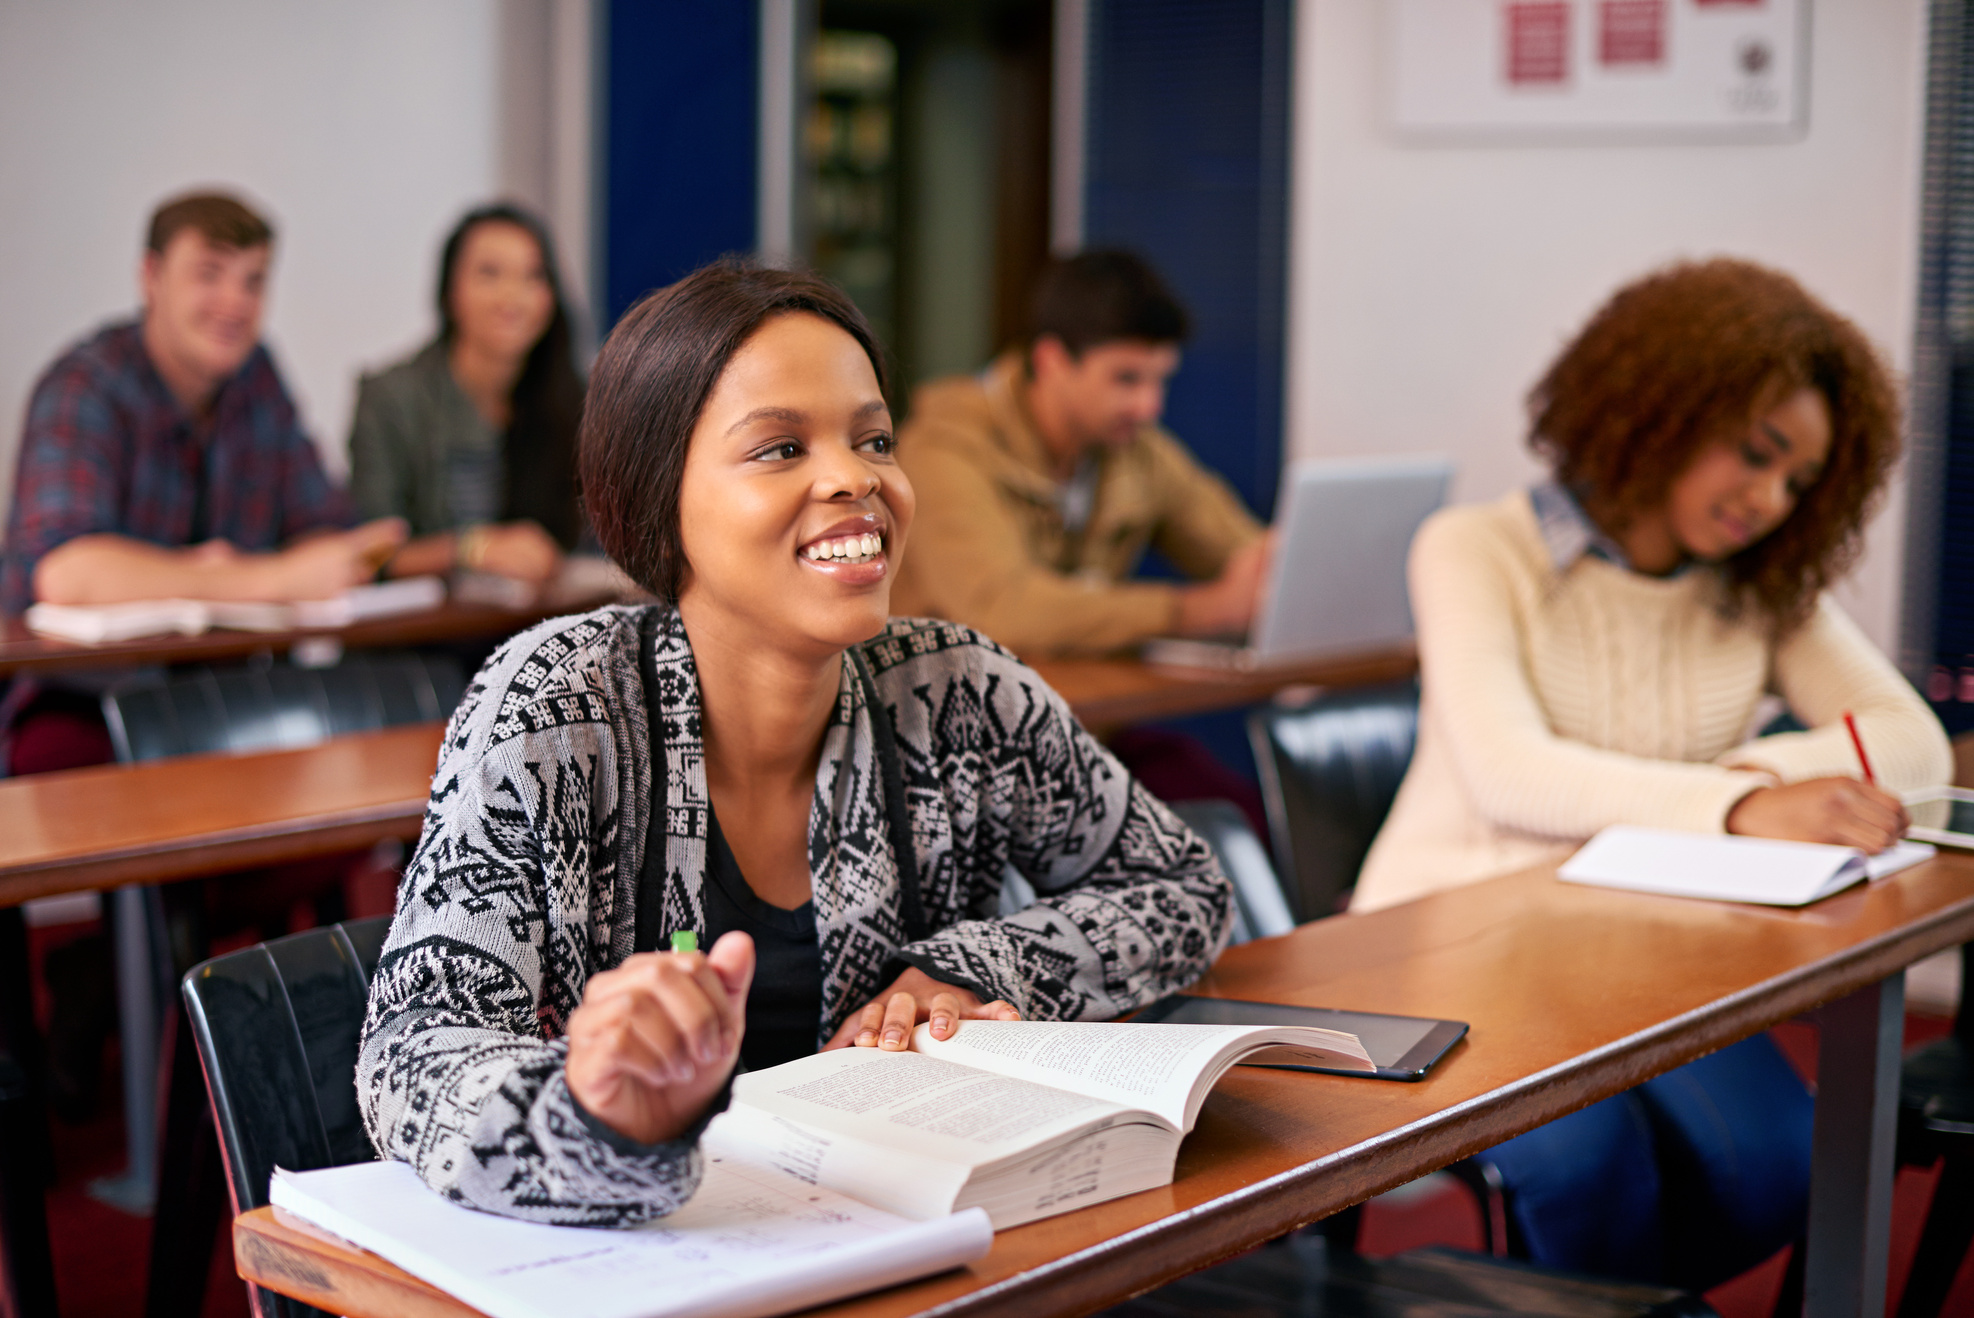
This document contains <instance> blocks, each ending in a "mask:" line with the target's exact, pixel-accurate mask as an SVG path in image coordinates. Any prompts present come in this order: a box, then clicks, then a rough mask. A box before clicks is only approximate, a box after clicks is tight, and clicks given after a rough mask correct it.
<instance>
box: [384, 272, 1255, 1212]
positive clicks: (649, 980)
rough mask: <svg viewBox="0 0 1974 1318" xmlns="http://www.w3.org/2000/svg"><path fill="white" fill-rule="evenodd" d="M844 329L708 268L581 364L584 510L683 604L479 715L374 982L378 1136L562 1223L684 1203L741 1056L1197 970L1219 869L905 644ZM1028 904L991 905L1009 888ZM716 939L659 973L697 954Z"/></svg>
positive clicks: (620, 617) (619, 553)
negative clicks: (1012, 881) (689, 939)
mask: <svg viewBox="0 0 1974 1318" xmlns="http://www.w3.org/2000/svg"><path fill="white" fill-rule="evenodd" d="M881 362H882V354H881V353H880V351H879V349H878V347H877V345H876V343H875V342H874V341H873V339H872V337H871V333H870V330H869V328H868V327H867V326H866V325H865V323H864V320H863V318H862V316H861V315H860V314H859V313H858V312H857V310H856V308H855V307H854V306H853V305H852V304H851V303H850V302H849V301H848V299H846V298H845V297H844V296H843V295H842V294H841V293H839V292H838V291H837V290H836V289H834V288H832V287H830V286H829V285H827V284H825V283H822V282H821V281H819V280H817V279H814V278H813V277H810V276H806V275H799V274H791V273H787V272H782V271H775V270H765V269H759V268H756V267H752V266H749V265H745V264H721V265H716V266H711V267H708V268H706V269H704V270H701V271H699V272H698V273H696V274H694V275H692V276H690V277H688V278H687V279H685V280H682V281H681V282H679V283H678V284H675V285H673V286H671V287H670V288H667V289H663V290H661V291H659V292H657V293H655V294H653V295H651V296H650V297H648V298H647V299H645V300H644V301H643V302H642V303H640V304H638V305H637V306H636V307H634V308H633V309H632V310H631V311H630V312H629V313H628V314H627V315H626V316H625V317H624V319H623V320H622V321H620V322H619V323H618V325H617V327H616V329H615V330H613V331H612V333H611V335H610V338H609V340H608V342H606V343H605V344H604V346H603V350H602V352H601V354H600V355H599V356H598V358H597V361H596V365H595V367H594V370H593V371H592V374H591V379H590V392H589V400H588V405H587V410H586V412H585V416H584V420H583V430H582V436H581V440H580V451H581V463H582V477H583V488H584V492H585V499H586V502H587V506H588V511H589V514H590V518H591V521H592V524H593V525H594V527H595V529H596V532H597V534H598V536H599V537H600V538H601V539H602V541H603V544H604V546H605V548H606V549H608V550H609V551H610V553H611V555H612V556H613V557H614V558H615V559H616V560H617V562H619V563H620V564H621V565H622V566H623V567H624V568H625V569H626V570H627V571H628V572H630V573H631V575H632V576H634V577H635V578H637V580H638V581H639V582H640V583H642V584H643V585H645V586H647V587H648V588H649V589H650V590H651V591H652V592H653V593H654V594H656V595H658V596H659V597H660V599H661V600H663V601H665V602H664V603H661V604H659V605H656V606H652V607H647V608H633V607H612V608H607V609H602V610H599V611H597V612H594V613H590V614H587V615H583V616H579V617H574V618H563V619H558V620H556V621H553V622H549V623H544V624H542V625H541V626H539V627H536V628H534V629H533V630H531V631H529V632H526V633H523V634H522V635H521V636H518V637H516V638H515V639H514V640H513V641H511V642H509V643H508V644H507V645H506V646H504V647H503V648H502V649H501V650H500V651H499V652H498V653H496V654H495V656H494V657H493V658H492V659H491V660H489V661H488V663H487V665H486V667H485V668H484V669H482V670H481V672H480V674H479V676H478V678H477V679H476V681H475V682H474V683H473V685H472V687H471V688H470V689H469V691H468V693H467V696H466V698H465V700H464V702H463V703H462V704H461V706H460V708H459V710H458V712H457V713H455V714H454V716H453V719H452V723H451V726H450V728H449V729H448V735H447V738H446V742H445V746H444V749H443V751H442V752H441V758H440V762H439V767H438V773H437V776H436V777H435V778H434V779H433V787H432V803H431V807H430V810H429V812H428V814H427V818H426V826H425V832H424V836H423V837H422V838H421V840H420V842H419V845H418V849H417V851H416V853H415V854H414V856H413V858H412V860H411V863H410V865H409V866H408V867H407V869H406V872H405V877H404V881H403V884H402V886H401V888H400V892H399V900H398V914H397V917H396V920H395V921H394V923H393V925H392V928H391V932H390V936H389V940H388V942H387V943H386V946H385V949H384V953H383V957H382V960H381V962H380V964H379V966H378V969H377V973H376V977H375V979H374V981H373V983H372V987H371V999H370V1014H369V1019H368V1021H367V1023H366V1025H365V1028H364V1035H363V1041H362V1045H361V1055H360V1058H359V1061H358V1065H357V1079H358V1089H359V1094H360V1096H361V1101H362V1105H363V1110H364V1116H365V1120H366V1122H367V1124H368V1128H369V1132H370V1137H371V1141H372V1143H373V1145H374V1146H375V1147H376V1149H377V1150H378V1152H379V1153H380V1154H382V1155H383V1156H385V1157H394V1158H401V1159H403V1160H405V1161H407V1162H409V1163H411V1164H412V1165H413V1166H414V1167H416V1168H417V1170H418V1171H419V1173H420V1174H421V1175H422V1176H423V1177H424V1178H425V1180H426V1181H427V1182H428V1183H430V1184H431V1185H433V1186H434V1187H435V1188H437V1189H439V1190H440V1191H442V1192H443V1193H446V1194H448V1195H450V1196H452V1197H454V1198H457V1199H461V1200H463V1201H465V1202H468V1203H471V1204H473V1205H475V1206H477V1207H481V1208H485V1209H488V1210H490V1211H494V1212H500V1213H507V1214H512V1215H516V1216H522V1217H529V1218H533V1219H536V1220H540V1221H550V1222H563V1223H580V1224H588V1225H618V1224H625V1223H631V1222H636V1221H639V1220H643V1219H646V1218H649V1217H653V1216H657V1215H661V1214H664V1213H667V1212H670V1211H671V1210H672V1209H674V1208H676V1207H677V1206H678V1205H679V1204H681V1203H682V1202H684V1200H685V1199H686V1198H687V1197H688V1196H689V1195H690V1194H691V1192H692V1190H693V1188H694V1186H695V1185H696V1183H697V1180H698V1174H699V1160H698V1154H697V1151H696V1140H697V1136H698V1134H699V1132H700V1130H701V1129H702V1128H703V1126H704V1124H705V1122H706V1121H707V1120H709V1119H710V1117H711V1116H712V1114H713V1113H715V1112H717V1111H719V1110H720V1109H721V1107H722V1106H723V1105H724V1093H725V1090H726V1087H727V1085H728V1083H729V1081H730V1079H731V1076H732V1074H733V1071H734V1068H735V1066H736V1064H742V1065H745V1066H748V1067H755V1068H758V1067H762V1066H769V1065H773V1064H775V1063H777V1062H781V1061H786V1060H790V1059H792V1058H795V1057H798V1056H801V1055H804V1054H806V1053H809V1052H813V1051H814V1050H815V1049H817V1048H818V1047H820V1046H859V1047H879V1048H888V1049H899V1048H904V1047H907V1046H908V1045H909V1039H910V1033H911V1030H912V1028H913V1027H914V1026H915V1025H916V1024H918V1023H920V1022H927V1021H929V1022H930V1026H931V1029H932V1030H933V1032H934V1033H935V1034H938V1035H942V1036H943V1035H947V1034H950V1032H951V1031H952V1030H953V1029H954V1028H955V1025H956V1024H957V1022H959V1021H961V1020H963V1019H968V1018H976V1017H999V1018H1003V1019H1006V1018H1013V1017H1015V1016H1017V1015H1019V1016H1025V1017H1042V1018H1057V1019H1102V1018H1108V1017H1111V1016H1115V1015H1118V1014H1120V1013H1122V1012H1124V1011H1128V1010H1130V1009H1131V1008H1133V1007H1136V1006H1139V1005H1142V1004H1143V1003H1146V1002H1148V1001H1150V1000H1152V999H1154V998H1156V997H1159V996H1161V995H1162V994H1165V993H1168V992H1171V991H1172V990H1174V989H1177V988H1179V987H1182V986H1184V985H1185V984H1188V983H1190V982H1191V981H1192V980H1193V979H1195V978H1196V977H1198V975H1199V974H1200V973H1201V972H1203V971H1204V970H1205V969H1206V967H1207V965H1208V964H1209V963H1210V961H1211V960H1212V958H1213V956H1214V954H1215V953H1216V952H1217V951H1218V950H1219V947H1220V945H1221V944H1222V942H1224V941H1225V937H1226V930H1227V924H1228V920H1229V912H1230V909H1231V896H1230V891H1229V888H1228V886H1227V882H1226V880H1225V879H1224V878H1223V877H1222V876H1221V874H1220V871H1219V869H1218V866H1217V865H1216V863H1215V862H1214V860H1213V858H1212V855H1211V853H1210V852H1209V850H1208V849H1207V847H1206V845H1205V844H1204V843H1203V842H1201V841H1200V840H1199V839H1198V838H1196V837H1195V836H1193V835H1192V834H1191V833H1190V832H1189V831H1187V829H1186V828H1185V827H1184V826H1183V825H1182V824H1180V823H1179V821H1178V820H1177V819H1176V818H1174V817H1173V816H1172V814H1171V813H1170V812H1169V811H1167V810H1166V809H1165V808H1164V807H1163V806H1161V805H1160V804H1159V803H1158V802H1157V801H1156V800H1154V799H1153V798H1152V797H1151V796H1150V794H1149V793H1147V792H1146V791H1145V790H1144V789H1143V788H1142V787H1140V786H1138V785H1137V784H1136V783H1134V782H1133V781H1132V780H1131V778H1130V777H1129V775H1127V774H1126V773H1125V772H1124V771H1123V769H1122V768H1120V767H1119V766H1118V764H1117V762H1116V761H1115V760H1114V759H1112V758H1111V756H1110V755H1109V754H1108V752H1106V751H1105V750H1104V749H1103V748H1102V747H1101V746H1099V745H1098V744H1097V743H1096V742H1095V741H1094V740H1093V739H1092V738H1091V737H1090V736H1089V735H1088V734H1087V733H1086V732H1084V731H1083V730H1082V728H1081V727H1080V726H1079V725H1078V724H1077V722H1076V720H1075V718H1074V717H1073V716H1072V715H1071V714H1070V712H1069V710H1068V708H1067V706H1065V705H1064V704H1063V702H1062V700H1061V698H1060V697H1058V696H1057V695H1056V694H1055V693H1054V692H1052V691H1050V690H1049V689H1048V688H1047V687H1046V686H1044V685H1043V684H1042V682H1041V681H1040V679H1038V678H1037V677H1036V676H1035V675H1034V673H1032V672H1031V671H1029V670H1028V669H1027V668H1025V667H1023V666H1022V665H1021V664H1020V663H1019V662H1017V661H1016V660H1014V659H1013V658H1011V657H1010V656H1009V655H1008V654H1007V653H1006V652H1005V651H1003V650H1001V649H999V648H998V647H996V646H995V645H994V644H993V643H992V642H990V641H987V640H985V639H984V638H982V637H980V636H979V635H977V634H976V633H973V632H970V631H968V630H966V629H965V628H961V627H956V626H952V625H949V624H944V623H930V622H923V621H916V620H910V619H902V620H892V619H889V618H888V614H889V598H890V584H891V581H892V579H893V577H894V575H895V572H896V566H897V562H898V559H899V556H900V555H901V554H902V553H903V552H904V549H905V544H906V540H907V538H908V533H909V531H910V528H911V522H912V511H913V501H912V491H911V486H910V484H909V483H908V482H907V481H906V480H905V478H904V476H903V474H902V472H901V471H900V470H899V468H898V465H897V461H896V457H895V453H894V443H893V440H892V432H891V420H890V414H889V412H888V410H887V409H886V406H885V401H884V392H883V368H882V365H881ZM1010 868H1012V869H1013V870H1015V871H1017V872H1019V873H1020V874H1022V875H1023V876H1025V877H1026V878H1027V879H1028V881H1029V883H1030V884H1031V885H1032V886H1033V887H1034V888H1035V890H1036V891H1037V892H1038V893H1040V894H1041V896H1040V899H1039V900H1038V901H1036V902H1035V903H1034V904H1033V905H1032V906H1029V907H1027V908H1025V909H1020V910H1013V911H1004V910H1003V904H1002V892H1001V889H1002V884H1003V878H1004V876H1005V874H1006V873H1007V872H1008V870H1009V869H1010ZM687 930H689V931H692V932H694V933H695V934H697V935H698V938H699V941H700V942H701V944H702V945H704V946H706V947H707V949H708V950H707V951H705V952H698V951H691V952H668V951H661V950H658V949H662V948H665V947H667V946H669V945H670V941H669V940H670V938H671V935H672V934H673V933H675V932H679V931H687Z"/></svg>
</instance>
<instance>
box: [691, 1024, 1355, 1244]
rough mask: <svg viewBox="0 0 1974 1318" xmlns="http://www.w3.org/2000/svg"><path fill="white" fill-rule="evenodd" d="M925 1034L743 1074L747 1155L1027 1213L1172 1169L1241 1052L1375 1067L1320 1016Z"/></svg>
mask: <svg viewBox="0 0 1974 1318" xmlns="http://www.w3.org/2000/svg"><path fill="white" fill-rule="evenodd" d="M912 1047H913V1049H914V1050H915V1051H912V1052H903V1053H886V1052H880V1051H878V1050H876V1049H870V1048H845V1049H839V1050H838V1051H836V1052H828V1053H817V1054H815V1055H814V1056H811V1057H804V1058H800V1059H798V1060H796V1061H793V1062H788V1063H785V1064H783V1065H781V1066H775V1067H770V1068H768V1069H767V1070H765V1071H754V1072H750V1073H748V1074H746V1075H743V1076H740V1077H739V1078H738V1079H737V1080H736V1081H735V1082H734V1087H733V1104H732V1106H731V1107H730V1108H728V1110H727V1112H726V1114H725V1115H724V1116H722V1117H721V1118H720V1121H719V1122H718V1123H716V1124H717V1125H719V1126H721V1127H722V1138H723V1139H724V1140H726V1141H727V1142H728V1144H729V1146H730V1147H731V1148H733V1149H734V1150H736V1152H738V1153H740V1154H741V1155H742V1156H745V1157H747V1158H748V1159H750V1160H752V1161H756V1162H762V1163H766V1164H768V1165H770V1166H774V1167H778V1168H780V1169H782V1170H783V1171H786V1172H788V1173H790V1174H791V1175H794V1176H798V1177H800V1178H802V1179H803V1180H807V1181H813V1182H814V1183H816V1184H818V1185H824V1186H828V1187H830V1188H832V1189H835V1190H841V1191H842V1192H843V1193H845V1194H848V1195H852V1196H854V1197H855V1198H858V1199H861V1200H863V1201H864V1202H865V1203H867V1204H875V1205H877V1206H878V1207H880V1208H886V1209H889V1210H891V1211H892V1212H894V1213H900V1214H903V1215H904V1216H906V1217H914V1218H927V1217H934V1216H937V1215H940V1214H944V1213H951V1212H956V1211H958V1210H960V1209H965V1208H975V1207H977V1208H984V1209H986V1210H987V1215H988V1216H989V1217H990V1218H992V1219H993V1222H994V1226H995V1227H996V1228H997V1229H998V1228H1001V1227H1010V1226H1018V1225H1020V1224H1021V1223H1023V1222H1030V1221H1033V1220H1035V1219H1036V1218H1038V1217H1048V1216H1050V1215H1051V1214H1054V1213H1062V1212H1067V1211H1069V1210H1070V1209H1072V1208H1082V1207H1085V1206H1087V1205H1089V1204H1094V1203H1099V1202H1101V1201H1103V1200H1105V1199H1114V1198H1116V1197H1117V1196H1119V1195H1126V1194H1133V1193H1136V1192H1137V1191H1139V1190H1149V1189H1152V1188H1153V1187H1155V1186H1160V1185H1165V1184H1167V1183H1168V1182H1170V1181H1171V1180H1172V1169H1173V1164H1174V1163H1175V1162H1176V1161H1177V1159H1178V1156H1179V1141H1180V1140H1182V1139H1183V1138H1185V1136H1186V1133H1187V1132H1188V1131H1190V1130H1191V1129H1192V1128H1193V1122H1194V1121H1195V1120H1196V1119H1197V1118H1198V1116H1199V1109H1200V1104H1201V1103H1203V1102H1205V1100H1206V1095H1207V1091H1208V1090H1210V1089H1211V1088H1212V1087H1213V1085H1214V1082H1215V1081H1217V1080H1219V1078H1220V1077H1221V1076H1222V1075H1224V1074H1226V1072H1227V1070H1228V1068H1230V1067H1232V1066H1235V1065H1236V1064H1239V1063H1243V1062H1249V1063H1255V1064H1260V1065H1268V1064H1274V1063H1287V1064H1291V1065H1307V1066H1327V1067H1341V1068H1346V1069H1350V1070H1362V1071H1364V1072H1365V1073H1366V1074H1370V1073H1372V1072H1373V1071H1374V1069H1375V1068H1374V1067H1373V1066H1372V1064H1371V1059H1370V1056H1369V1054H1367V1053H1366V1052H1365V1051H1364V1048H1363V1046H1362V1045H1361V1044H1359V1043H1358V1041H1357V1040H1356V1038H1355V1037H1353V1036H1351V1035H1348V1034H1343V1033H1341V1032H1339V1031H1336V1030H1325V1029H1319V1028H1316V1027H1313V1026H1306V1025H1134V1024H1096V1023H1087V1022H1050V1021H966V1022H963V1023H962V1024H961V1025H960V1028H959V1030H958V1031H957V1032H956V1033H955V1034H954V1036H953V1037H952V1038H951V1039H948V1040H946V1041H944V1042H940V1041H937V1040H935V1039H933V1038H932V1033H931V1029H930V1027H929V1026H924V1025H921V1026H919V1027H918V1030H917V1032H916V1033H915V1034H914V1035H913V1042H912Z"/></svg>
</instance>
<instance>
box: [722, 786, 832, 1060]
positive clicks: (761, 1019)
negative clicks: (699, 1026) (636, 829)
mask: <svg viewBox="0 0 1974 1318" xmlns="http://www.w3.org/2000/svg"><path fill="white" fill-rule="evenodd" d="M706 813H707V816H708V822H707V834H708V835H707V839H706V841H707V847H706V877H707V878H708V879H709V880H710V882H708V883H707V884H706V887H705V888H704V890H703V891H702V894H701V896H702V899H703V900H704V902H705V904H706V944H705V945H706V946H707V947H711V946H712V945H713V943H714V942H715V941H716V940H718V938H719V936H720V935H721V934H724V933H726V932H728V931H729V930H732V929H740V930H744V931H745V932H746V933H747V934H748V935H749V936H750V937H751V938H753V940H754V957H755V961H754V985H753V987H752V988H750V989H749V990H748V992H747V1033H746V1035H745V1036H743V1037H742V1039H741V1041H740V1060H741V1062H742V1063H743V1064H745V1066H746V1067H747V1069H748V1070H750V1071H758V1070H760V1069H761V1068H763V1067H767V1066H778V1065H780V1064H781V1063H782V1062H792V1061H794V1060H795V1059H796V1058H798V1057H807V1056H808V1055H809V1054H810V1053H812V1052H814V1051H815V1050H816V1031H817V1030H818V1029H819V1028H820V1025H821V1022H822V949H821V947H820V945H819V944H818V943H817V941H816V903H815V901H814V899H813V898H812V899H810V900H809V901H806V902H803V903H802V904H801V905H800V906H798V907H796V908H795V909H794V910H792V911H785V910H783V909H782V908H781V907H779V906H776V905H774V904H772V903H770V902H765V901H762V900H761V899H760V898H759V897H757V896H756V895H755V894H754V889H752V888H751V887H749V886H748V884H747V878H746V876H745V875H743V874H742V873H741V872H740V862H739V861H737V860H735V859H734V855H733V848H732V847H731V846H729V845H728V844H727V837H726V834H725V833H723V832H721V831H720V820H719V816H718V815H717V814H714V813H713V811H712V810H710V809H708V810H707V812H706Z"/></svg>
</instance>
